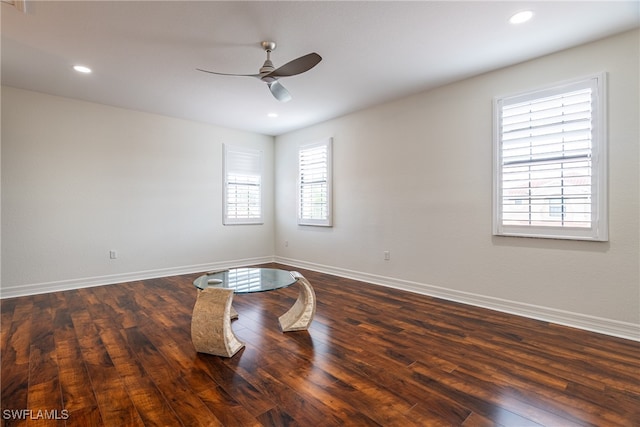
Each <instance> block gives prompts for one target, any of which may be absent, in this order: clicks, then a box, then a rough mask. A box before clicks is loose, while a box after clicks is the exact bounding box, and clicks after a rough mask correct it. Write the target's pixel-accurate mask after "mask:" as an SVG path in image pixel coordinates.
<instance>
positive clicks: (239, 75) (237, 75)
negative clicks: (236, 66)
mask: <svg viewBox="0 0 640 427" xmlns="http://www.w3.org/2000/svg"><path fill="white" fill-rule="evenodd" d="M196 70H198V71H202V72H203V73H209V74H217V75H218V76H235V77H257V78H260V77H262V75H261V74H227V73H217V72H215V71H209V70H203V69H201V68H196Z"/></svg>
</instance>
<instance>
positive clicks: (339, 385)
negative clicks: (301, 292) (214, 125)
mask: <svg viewBox="0 0 640 427" xmlns="http://www.w3.org/2000/svg"><path fill="white" fill-rule="evenodd" d="M271 266H273V265H271ZM280 267H282V268H287V267H284V266H280ZM296 270H298V271H300V272H301V273H302V274H304V275H305V277H307V279H308V280H309V281H310V282H311V284H312V285H313V286H314V288H315V291H316V295H317V300H318V306H317V313H316V317H315V320H314V322H313V324H312V326H311V328H310V329H309V331H305V332H290V333H282V332H280V330H279V327H278V320H277V317H278V316H279V315H280V314H282V313H284V312H285V311H286V310H287V309H288V308H289V307H290V306H291V305H292V304H293V301H294V300H295V298H296V296H297V288H296V286H295V285H294V286H292V287H290V288H287V289H282V290H279V291H274V292H266V293H261V294H249V295H236V296H235V297H234V307H235V308H236V309H237V311H238V312H239V314H240V318H239V319H238V320H235V321H234V322H233V324H232V325H233V329H234V331H235V333H236V335H237V336H238V337H239V338H240V339H241V340H243V341H245V343H246V347H245V348H244V349H242V350H241V351H240V352H239V353H238V354H236V355H235V356H234V357H232V358H221V357H217V356H211V355H206V354H197V353H196V352H195V350H194V348H193V345H192V343H191V337H190V325H191V323H190V322H191V311H192V308H193V305H194V302H195V298H196V289H195V288H194V287H193V286H192V281H193V279H195V278H196V277H197V276H198V275H196V274H193V275H184V276H176V277H168V278H163V279H153V280H144V281H139V282H132V283H125V284H119V285H110V286H102V287H94V288H86V289H80V290H73V291H66V292H55V293H50V294H42V295H36V296H27V297H20V298H11V299H4V300H2V324H1V326H2V343H1V351H2V353H1V355H2V372H1V374H2V378H1V380H2V396H1V397H2V424H3V425H6V426H14V425H29V426H31V425H60V426H63V425H68V426H103V425H105V426H142V425H146V426H154V425H158V426H182V425H183V426H199V425H208V426H243V427H244V426H309V427H317V426H341V425H350V426H401V427H406V426H562V427H564V426H625V427H630V426H639V425H640V343H638V342H634V341H627V340H623V339H618V338H612V337H607V336H604V335H599V334H595V333H590V332H585V331H581V330H576V329H571V328H567V327H562V326H558V325H553V324H548V323H545V322H540V321H535V320H531V319H526V318H521V317H516V316H511V315H508V314H502V313H498V312H494V311H490V310H484V309H480V308H475V307H470V306H466V305H462V304H456V303H451V302H446V301H442V300H438V299H434V298H430V297H427V296H422V295H416V294H412V293H408V292H403V291H398V290H394V289H390V288H385V287H380V286H374V285H369V284H366V283H362V282H358V281H354V280H348V279H344V278H338V277H334V276H330V275H326V274H320V273H314V272H310V271H305V270H301V269H296ZM23 410H30V412H25V411H23ZM19 418H22V420H20V419H19ZM25 418H26V420H25ZM46 418H58V419H57V420H49V421H47V420H46Z"/></svg>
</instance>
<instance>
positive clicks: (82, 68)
mask: <svg viewBox="0 0 640 427" xmlns="http://www.w3.org/2000/svg"><path fill="white" fill-rule="evenodd" d="M73 69H74V70H76V71H77V72H79V73H84V74H89V73H90V72H91V68H89V67H85V66H84V65H74V66H73Z"/></svg>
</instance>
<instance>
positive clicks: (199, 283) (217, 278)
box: [193, 268, 298, 294]
mask: <svg viewBox="0 0 640 427" xmlns="http://www.w3.org/2000/svg"><path fill="white" fill-rule="evenodd" d="M297 281H298V278H296V277H294V276H293V275H292V274H291V272H289V271H286V270H278V269H275V268H233V269H230V270H224V271H215V272H210V273H207V274H205V275H202V276H200V277H198V278H197V279H196V280H195V281H194V282H193V285H194V286H195V287H196V288H198V289H200V290H202V289H207V288H223V289H233V292H234V293H236V294H250V293H254V292H265V291H273V290H275V289H282V288H286V287H288V286H291V285H293V284H294V283H296V282H297Z"/></svg>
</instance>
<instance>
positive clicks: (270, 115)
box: [267, 113, 278, 119]
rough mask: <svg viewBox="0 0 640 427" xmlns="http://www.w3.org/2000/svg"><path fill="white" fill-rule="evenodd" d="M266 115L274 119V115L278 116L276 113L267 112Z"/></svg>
mask: <svg viewBox="0 0 640 427" xmlns="http://www.w3.org/2000/svg"><path fill="white" fill-rule="evenodd" d="M267 117H270V118H272V119H275V118H276V117H278V113H269V114H267Z"/></svg>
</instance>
